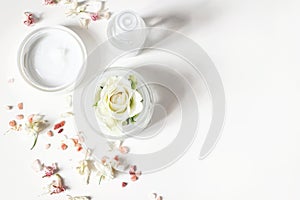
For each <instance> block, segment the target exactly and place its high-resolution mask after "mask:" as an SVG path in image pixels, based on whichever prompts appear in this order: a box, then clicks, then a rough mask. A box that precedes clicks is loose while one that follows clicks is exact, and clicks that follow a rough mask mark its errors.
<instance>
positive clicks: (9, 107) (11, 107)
mask: <svg viewBox="0 0 300 200" xmlns="http://www.w3.org/2000/svg"><path fill="white" fill-rule="evenodd" d="M4 108H5V109H6V110H11V109H13V106H8V105H7V106H4Z"/></svg>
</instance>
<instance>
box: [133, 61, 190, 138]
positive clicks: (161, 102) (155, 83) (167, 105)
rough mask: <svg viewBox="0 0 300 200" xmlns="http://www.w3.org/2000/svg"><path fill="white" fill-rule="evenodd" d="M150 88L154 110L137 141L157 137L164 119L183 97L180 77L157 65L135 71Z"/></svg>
mask: <svg viewBox="0 0 300 200" xmlns="http://www.w3.org/2000/svg"><path fill="white" fill-rule="evenodd" d="M135 71H136V72H138V73H139V74H141V75H142V76H143V78H144V79H145V81H146V82H147V84H149V86H150V87H151V89H152V91H153V95H154V110H153V115H152V118H151V121H150V123H149V125H148V127H147V128H146V129H145V130H144V131H143V132H142V133H140V134H139V135H138V137H137V138H138V139H149V138H152V137H155V136H156V135H158V134H159V133H160V132H161V130H162V129H163V128H164V127H165V124H166V118H167V117H168V116H169V115H170V114H171V113H172V112H174V110H175V109H176V108H178V106H180V99H182V98H183V97H184V95H185V90H184V88H183V87H182V85H184V84H185V83H183V81H184V80H183V79H182V77H181V76H180V75H179V74H177V73H175V72H173V71H171V70H168V69H166V68H162V67H161V66H159V65H157V66H156V65H151V66H142V67H138V68H136V69H135Z"/></svg>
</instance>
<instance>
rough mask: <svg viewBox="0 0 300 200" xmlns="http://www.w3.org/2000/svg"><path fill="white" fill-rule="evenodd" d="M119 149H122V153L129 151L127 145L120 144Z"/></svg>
mask: <svg viewBox="0 0 300 200" xmlns="http://www.w3.org/2000/svg"><path fill="white" fill-rule="evenodd" d="M119 151H120V153H122V154H127V153H128V152H129V148H128V147H126V146H120V147H119Z"/></svg>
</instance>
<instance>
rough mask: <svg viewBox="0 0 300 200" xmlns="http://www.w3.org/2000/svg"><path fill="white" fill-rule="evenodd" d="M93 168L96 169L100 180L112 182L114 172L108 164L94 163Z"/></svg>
mask: <svg viewBox="0 0 300 200" xmlns="http://www.w3.org/2000/svg"><path fill="white" fill-rule="evenodd" d="M95 167H96V169H97V176H99V177H100V181H101V180H112V179H113V178H114V170H113V168H112V166H111V164H110V163H109V162H104V163H102V162H101V163H100V162H95Z"/></svg>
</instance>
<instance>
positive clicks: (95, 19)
mask: <svg viewBox="0 0 300 200" xmlns="http://www.w3.org/2000/svg"><path fill="white" fill-rule="evenodd" d="M90 17H91V19H92V20H93V21H97V20H98V19H100V16H99V15H98V13H91V14H90Z"/></svg>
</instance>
